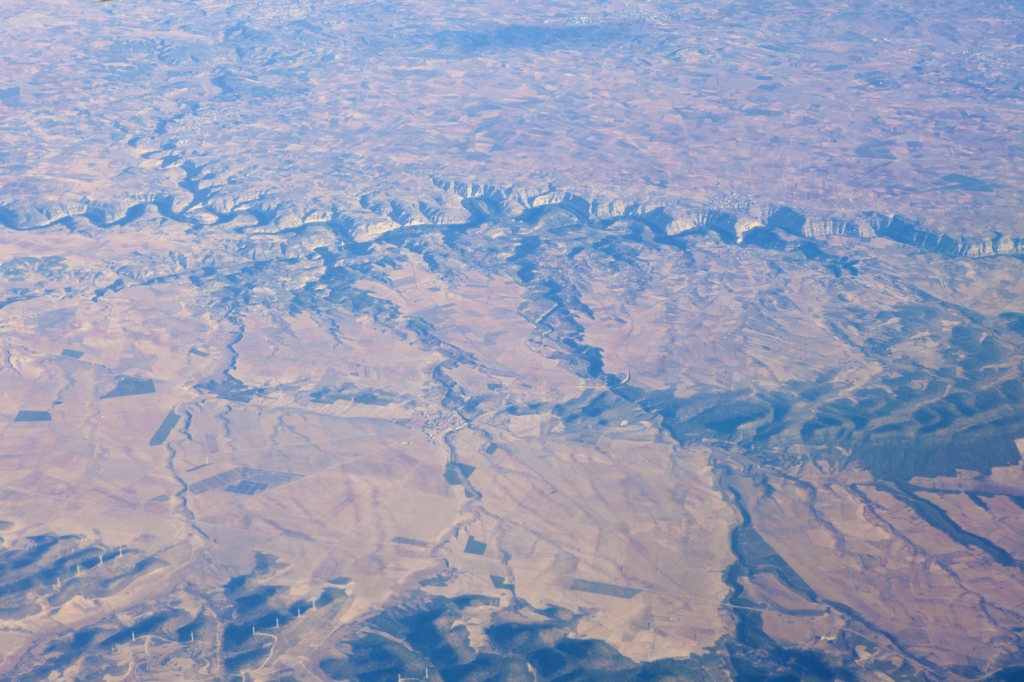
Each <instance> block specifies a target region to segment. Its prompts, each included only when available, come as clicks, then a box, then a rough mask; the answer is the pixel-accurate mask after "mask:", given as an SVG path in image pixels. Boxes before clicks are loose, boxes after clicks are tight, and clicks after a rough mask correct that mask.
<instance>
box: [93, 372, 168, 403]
mask: <svg viewBox="0 0 1024 682" xmlns="http://www.w3.org/2000/svg"><path fill="white" fill-rule="evenodd" d="M146 393H156V385H155V384H154V383H153V380H152V379H140V378H138V377H119V378H118V380H117V386H116V387H115V388H114V389H113V390H112V391H109V392H107V393H105V394H104V395H102V396H100V399H101V400H103V399H106V398H126V397H128V396H133V395H144V394H146Z"/></svg>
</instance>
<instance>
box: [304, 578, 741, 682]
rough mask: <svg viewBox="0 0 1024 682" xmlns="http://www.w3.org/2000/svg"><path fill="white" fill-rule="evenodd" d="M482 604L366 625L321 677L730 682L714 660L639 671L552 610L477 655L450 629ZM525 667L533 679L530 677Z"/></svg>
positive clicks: (397, 613) (461, 632)
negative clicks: (368, 629)
mask: <svg viewBox="0 0 1024 682" xmlns="http://www.w3.org/2000/svg"><path fill="white" fill-rule="evenodd" d="M494 582H495V584H497V581H494ZM502 582H503V581H502ZM488 603H489V604H494V603H495V600H494V599H493V598H484V597H479V596H474V595H467V596H464V597H457V598H454V599H447V598H443V597H436V598H432V599H430V600H429V601H426V602H425V603H422V604H419V605H417V606H415V607H397V608H393V609H390V610H388V611H386V612H385V613H383V614H381V615H379V616H377V617H375V618H374V619H372V620H371V621H370V625H371V627H373V628H374V629H375V630H377V632H371V633H368V634H365V635H362V636H360V637H358V639H355V640H353V641H349V642H344V643H343V644H344V645H346V646H347V647H350V648H351V654H349V655H347V656H345V657H337V658H328V659H325V660H324V661H322V662H321V664H320V666H321V669H322V670H323V671H324V673H325V674H326V675H328V676H329V677H330V678H331V679H335V680H345V679H348V680H354V681H357V682H391V681H393V680H395V679H397V678H398V676H399V675H401V676H402V677H403V678H404V677H417V678H419V679H424V678H426V679H444V680H449V681H456V682H471V681H477V680H479V681H483V680H493V681H495V682H498V681H507V682H512V681H515V682H520V681H523V682H525V681H526V680H532V679H537V680H540V681H541V682H547V681H548V680H564V681H565V682H569V681H571V680H578V681H582V680H592V681H595V682H602V681H606V682H619V681H622V682H641V681H644V682H668V681H669V680H673V681H678V680H692V681H695V682H696V681H700V682H711V681H713V680H725V679H728V675H727V674H726V672H725V671H726V670H727V667H728V664H727V663H726V662H725V661H724V659H723V658H722V657H720V656H714V655H708V656H695V657H692V658H690V659H687V660H684V661H680V660H672V659H663V660H660V661H653V662H650V663H641V664H638V663H635V662H633V661H632V660H630V659H628V658H626V657H625V656H622V655H621V654H619V653H618V652H617V651H616V650H615V649H614V648H613V647H611V646H610V645H608V644H607V643H605V642H602V641H600V640H593V639H576V638H574V636H573V635H574V634H575V621H574V620H573V619H572V618H571V616H570V617H568V618H566V615H567V614H564V613H563V612H561V611H560V610H559V609H555V608H552V609H547V610H544V611H536V612H535V613H536V614H538V615H542V616H544V617H545V620H543V621H540V622H534V623H518V622H516V623H508V622H504V623H498V624H495V625H492V626H491V627H489V628H488V629H487V631H486V634H487V636H488V638H489V639H490V642H491V645H492V651H490V652H487V653H483V652H479V651H477V650H475V649H473V648H472V646H470V644H469V632H468V631H467V630H466V628H465V626H462V625H455V623H456V621H458V620H460V619H461V615H462V610H463V609H464V608H466V607H468V606H473V605H479V604H488ZM525 608H529V607H525ZM378 633H382V634H378ZM385 634H386V635H389V636H388V637H385V636H384V635H385ZM531 665H532V667H533V669H534V670H535V671H536V678H534V676H533V675H531V673H530V670H529V667H530V666H531Z"/></svg>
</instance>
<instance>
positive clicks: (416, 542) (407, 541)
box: [391, 535, 430, 547]
mask: <svg viewBox="0 0 1024 682" xmlns="http://www.w3.org/2000/svg"><path fill="white" fill-rule="evenodd" d="M391 542H397V543H398V544H400V545H412V546H414V547H429V546H430V543H429V542H423V540H413V539H412V538H403V537H402V536H401V535H396V536H395V537H393V538H391Z"/></svg>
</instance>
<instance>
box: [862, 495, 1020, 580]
mask: <svg viewBox="0 0 1024 682" xmlns="http://www.w3.org/2000/svg"><path fill="white" fill-rule="evenodd" d="M877 487H878V489H879V490H885V491H886V492H888V493H890V494H892V495H893V496H895V497H896V498H897V499H898V500H900V501H901V502H903V503H904V504H906V505H907V506H909V507H910V508H911V509H913V510H914V512H915V513H916V514H917V515H918V516H920V517H921V518H922V519H924V520H925V521H927V522H928V523H929V524H930V525H931V526H933V527H934V528H938V529H939V530H941V531H942V532H943V533H945V534H946V535H948V536H949V537H950V538H951V539H952V540H953V541H954V542H958V543H960V544H961V545H965V546H973V547H977V548H978V549H980V550H981V551H983V552H985V553H986V554H988V555H989V556H990V557H992V560H993V561H995V562H996V563H997V564H999V565H1001V566H1017V565H1018V564H1017V561H1016V560H1015V559H1014V558H1013V557H1012V556H1010V553H1009V552H1007V551H1006V550H1005V549H1003V548H1002V547H999V546H998V545H996V544H995V543H994V542H992V541H991V540H989V539H988V538H985V537H982V536H980V535H975V534H974V533H971V532H969V531H966V530H964V529H963V528H961V527H960V526H959V525H958V524H957V523H956V522H955V521H953V520H952V519H951V518H949V514H947V513H946V511H945V510H944V509H942V508H941V507H939V506H938V505H935V504H932V503H931V502H929V501H928V500H926V499H924V498H922V497H919V496H917V495H916V494H914V493H915V488H914V487H913V486H911V485H909V484H906V483H903V484H899V485H898V486H895V487H894V486H888V485H885V484H878V485H877Z"/></svg>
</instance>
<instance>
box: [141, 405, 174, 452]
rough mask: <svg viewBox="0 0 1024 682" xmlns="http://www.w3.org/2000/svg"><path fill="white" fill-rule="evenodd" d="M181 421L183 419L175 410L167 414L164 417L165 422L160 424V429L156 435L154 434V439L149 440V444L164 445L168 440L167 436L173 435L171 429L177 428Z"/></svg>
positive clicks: (172, 409)
mask: <svg viewBox="0 0 1024 682" xmlns="http://www.w3.org/2000/svg"><path fill="white" fill-rule="evenodd" d="M179 419H181V416H180V415H179V414H177V413H175V411H174V408H171V411H170V412H168V413H167V416H166V417H164V420H163V422H161V423H160V428H158V429H157V430H156V433H154V434H153V437H152V438H150V439H149V444H150V445H163V444H164V441H165V440H167V436H169V435H171V429H173V428H174V427H175V425H176V424H177V423H178V420H179Z"/></svg>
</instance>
